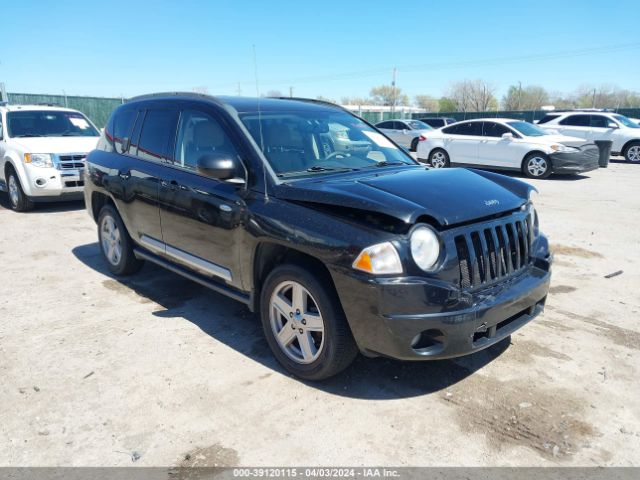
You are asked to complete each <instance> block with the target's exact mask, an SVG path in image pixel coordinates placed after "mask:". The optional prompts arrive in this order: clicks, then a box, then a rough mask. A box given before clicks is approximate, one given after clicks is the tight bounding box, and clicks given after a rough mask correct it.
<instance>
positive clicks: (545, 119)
mask: <svg viewBox="0 0 640 480" xmlns="http://www.w3.org/2000/svg"><path fill="white" fill-rule="evenodd" d="M558 117H560V115H545V116H544V117H542V118H541V119H540V120H539V121H538V125H542V124H543V123H547V122H550V121H551V120H555V119H556V118H558Z"/></svg>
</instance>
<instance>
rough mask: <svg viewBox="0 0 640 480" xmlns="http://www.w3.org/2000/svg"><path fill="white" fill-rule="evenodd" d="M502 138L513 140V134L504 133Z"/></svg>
mask: <svg viewBox="0 0 640 480" xmlns="http://www.w3.org/2000/svg"><path fill="white" fill-rule="evenodd" d="M502 138H503V139H505V140H513V133H511V132H506V133H503V134H502Z"/></svg>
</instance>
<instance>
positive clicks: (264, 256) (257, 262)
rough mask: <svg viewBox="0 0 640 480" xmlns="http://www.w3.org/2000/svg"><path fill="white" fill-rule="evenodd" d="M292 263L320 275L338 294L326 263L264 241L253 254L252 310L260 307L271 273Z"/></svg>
mask: <svg viewBox="0 0 640 480" xmlns="http://www.w3.org/2000/svg"><path fill="white" fill-rule="evenodd" d="M284 263H291V264H294V265H298V266H300V267H302V268H305V269H307V270H310V271H312V272H313V273H314V274H317V275H320V276H321V277H322V278H323V280H325V281H327V282H329V283H327V285H328V286H330V288H331V289H333V291H334V293H336V297H337V292H336V288H335V284H334V282H333V277H332V276H331V273H330V271H329V269H328V268H327V266H326V265H325V263H324V262H322V261H321V260H319V259H318V258H316V257H314V256H313V255H310V254H308V253H305V252H303V251H301V250H298V249H296V248H292V247H290V246H288V245H282V244H279V243H275V242H269V241H264V242H260V243H258V245H257V246H256V248H255V250H254V254H253V277H252V278H253V295H252V302H251V305H250V307H251V310H252V311H257V310H258V309H259V306H260V295H261V292H262V286H263V285H264V281H265V280H266V278H267V276H268V275H269V273H270V272H271V271H272V270H273V269H274V268H275V267H277V266H278V265H282V264H284Z"/></svg>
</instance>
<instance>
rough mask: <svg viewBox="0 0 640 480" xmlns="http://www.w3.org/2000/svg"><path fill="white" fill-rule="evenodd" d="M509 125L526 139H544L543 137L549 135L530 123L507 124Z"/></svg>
mask: <svg viewBox="0 0 640 480" xmlns="http://www.w3.org/2000/svg"><path fill="white" fill-rule="evenodd" d="M507 125H509V126H510V127H512V128H515V129H516V130H517V131H519V132H520V133H521V134H522V135H524V136H525V137H542V136H543V135H549V134H548V133H547V132H545V131H544V130H543V129H541V128H540V127H538V126H536V125H534V124H533V123H529V122H507Z"/></svg>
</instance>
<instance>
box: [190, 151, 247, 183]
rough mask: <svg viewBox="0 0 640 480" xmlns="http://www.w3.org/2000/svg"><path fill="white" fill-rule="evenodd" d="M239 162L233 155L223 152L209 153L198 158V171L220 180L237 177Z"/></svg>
mask: <svg viewBox="0 0 640 480" xmlns="http://www.w3.org/2000/svg"><path fill="white" fill-rule="evenodd" d="M237 167H238V163H237V162H236V160H235V159H233V158H232V157H231V156H229V155H226V154H221V153H209V154H207V155H203V156H201V157H200V158H198V162H197V164H196V171H197V172H198V173H199V174H201V175H205V176H207V177H211V178H216V179H218V180H230V179H232V178H234V177H235V175H236V171H237V169H238V168H237Z"/></svg>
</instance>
